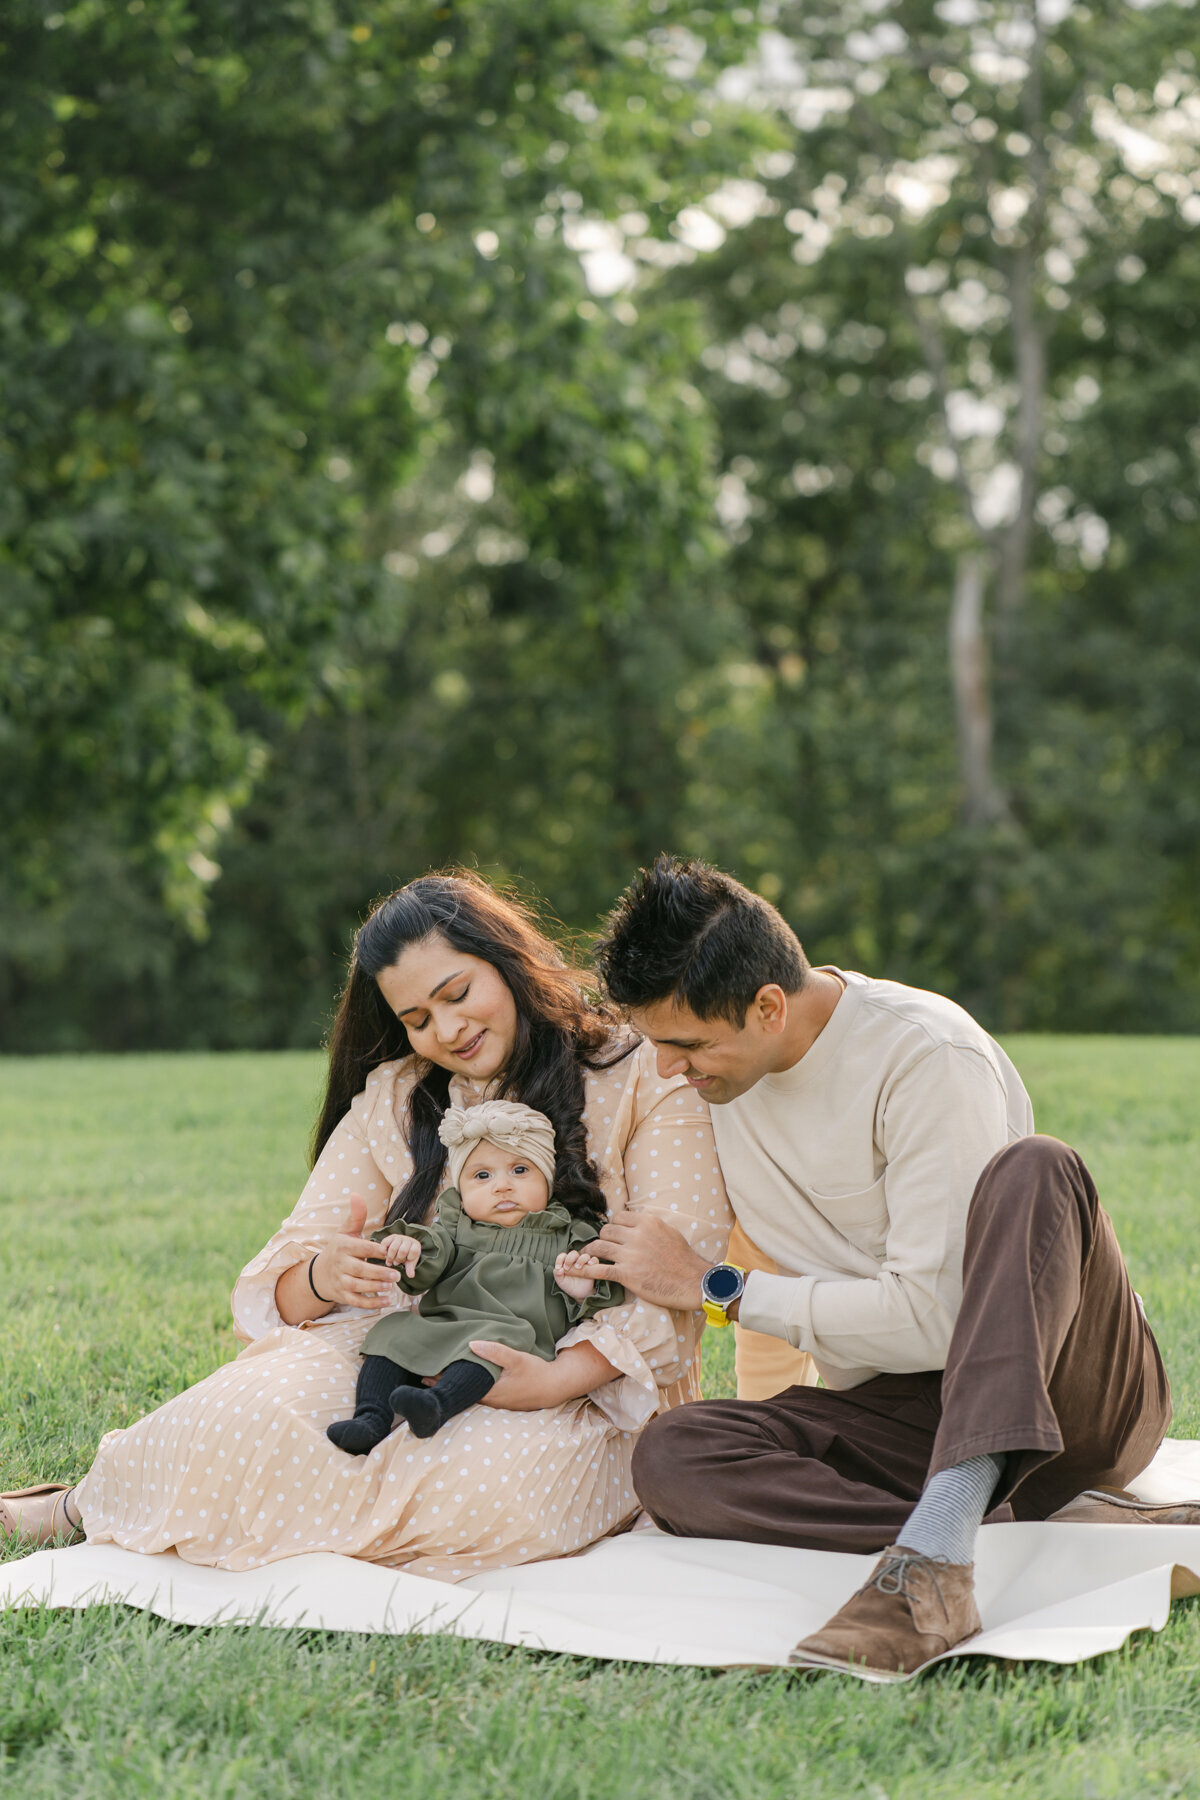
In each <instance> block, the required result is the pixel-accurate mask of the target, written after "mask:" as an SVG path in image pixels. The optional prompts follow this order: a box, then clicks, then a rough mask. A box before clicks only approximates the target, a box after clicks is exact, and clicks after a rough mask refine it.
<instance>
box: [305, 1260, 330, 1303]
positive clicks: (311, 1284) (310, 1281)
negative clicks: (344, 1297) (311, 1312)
mask: <svg viewBox="0 0 1200 1800" xmlns="http://www.w3.org/2000/svg"><path fill="white" fill-rule="evenodd" d="M320 1254H321V1252H320V1251H319V1250H318V1251H317V1256H320ZM317 1256H314V1257H313V1259H312V1262H310V1263H309V1265H308V1285H309V1287H310V1288H311V1289H312V1291H313V1293H314V1294H317V1284H316V1282H315V1281H314V1280H313V1278H312V1272H313V1263H315V1262H316V1260H317ZM317 1299H318V1300H319V1301H320V1302H321V1305H322V1306H333V1305H335V1304H336V1303H335V1302H334V1301H333V1300H327V1299H326V1298H325V1296H324V1294H317Z"/></svg>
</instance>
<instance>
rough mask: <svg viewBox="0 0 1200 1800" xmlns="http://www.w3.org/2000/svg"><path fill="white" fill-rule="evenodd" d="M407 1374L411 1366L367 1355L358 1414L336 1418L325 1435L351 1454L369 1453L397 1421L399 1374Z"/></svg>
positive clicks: (360, 1373) (361, 1373) (357, 1399)
mask: <svg viewBox="0 0 1200 1800" xmlns="http://www.w3.org/2000/svg"><path fill="white" fill-rule="evenodd" d="M407 1374H408V1370H407V1369H402V1368H400V1366H399V1364H397V1363H394V1362H392V1361H391V1359H390V1358H389V1357H386V1356H364V1357H363V1360H362V1368H361V1369H360V1370H359V1371H358V1386H357V1388H356V1389H355V1393H354V1417H353V1418H352V1419H335V1420H334V1422H333V1424H332V1425H330V1426H329V1427H328V1428H327V1429H326V1432H325V1436H326V1437H327V1438H329V1439H330V1441H331V1442H332V1443H334V1444H336V1445H337V1447H338V1449H339V1450H345V1451H346V1452H347V1453H348V1455H350V1456H366V1455H367V1453H368V1451H371V1450H373V1449H374V1448H375V1446H376V1444H382V1442H383V1440H384V1438H385V1437H387V1435H388V1433H389V1432H390V1431H391V1429H392V1426H393V1424H394V1423H395V1410H394V1408H393V1406H392V1401H391V1393H392V1389H393V1388H394V1387H395V1386H396V1377H397V1375H402V1376H403V1375H407ZM400 1391H402V1392H405V1391H407V1390H400Z"/></svg>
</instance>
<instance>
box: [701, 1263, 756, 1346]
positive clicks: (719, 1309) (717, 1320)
mask: <svg viewBox="0 0 1200 1800" xmlns="http://www.w3.org/2000/svg"><path fill="white" fill-rule="evenodd" d="M725 1267H726V1268H727V1269H736V1270H737V1272H738V1274H739V1275H740V1276H741V1277H742V1283H743V1289H744V1287H745V1280H746V1271H745V1269H743V1268H742V1267H741V1266H740V1265H739V1264H738V1263H726V1264H725ZM738 1299H739V1300H740V1299H741V1295H740V1294H739V1295H738ZM729 1304H730V1305H731V1306H732V1304H733V1302H732V1301H730V1302H729ZM700 1305H701V1306H702V1308H703V1309H704V1317H705V1318H706V1319H707V1320H708V1322H709V1324H710V1325H715V1326H716V1327H717V1329H718V1330H720V1328H721V1326H722V1325H732V1324H733V1320H732V1319H731V1318H730V1317H729V1313H728V1310H727V1309H726V1308H725V1307H724V1306H722V1305H721V1303H720V1302H719V1301H718V1300H705V1299H703V1298H702V1299H701V1301H700Z"/></svg>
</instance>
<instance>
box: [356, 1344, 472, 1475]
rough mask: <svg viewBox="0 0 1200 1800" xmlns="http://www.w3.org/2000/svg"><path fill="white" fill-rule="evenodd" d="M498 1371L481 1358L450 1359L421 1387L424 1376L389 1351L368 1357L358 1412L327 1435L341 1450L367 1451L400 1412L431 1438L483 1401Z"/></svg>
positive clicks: (413, 1429) (415, 1429) (423, 1435)
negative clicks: (491, 1371) (432, 1380)
mask: <svg viewBox="0 0 1200 1800" xmlns="http://www.w3.org/2000/svg"><path fill="white" fill-rule="evenodd" d="M495 1379H496V1378H495V1376H494V1375H492V1374H489V1372H488V1370H487V1369H485V1368H483V1367H482V1366H481V1365H480V1364H479V1363H477V1362H452V1363H451V1364H450V1366H449V1367H448V1368H446V1369H443V1371H442V1373H441V1374H440V1375H439V1376H438V1379H437V1385H436V1386H435V1387H422V1386H421V1377H420V1376H419V1375H414V1374H413V1372H412V1370H411V1369H402V1368H401V1367H400V1364H399V1363H394V1362H392V1361H391V1360H390V1358H388V1357H386V1356H364V1357H363V1361H362V1368H361V1369H360V1370H359V1372H358V1387H357V1389H356V1390H355V1395H354V1417H353V1418H352V1419H337V1420H335V1421H334V1423H333V1424H332V1425H331V1426H330V1427H329V1429H328V1431H327V1432H326V1434H325V1435H326V1436H327V1437H329V1438H331V1439H332V1441H333V1442H334V1443H335V1444H336V1445H337V1447H338V1449H339V1450H346V1451H348V1452H349V1453H350V1455H351V1456H365V1455H366V1454H367V1452H368V1451H369V1450H373V1449H374V1448H375V1446H376V1444H381V1443H382V1442H383V1440H384V1438H385V1437H387V1435H388V1433H389V1432H390V1431H391V1429H392V1426H393V1423H394V1422H395V1418H396V1415H397V1414H399V1416H400V1417H401V1418H402V1419H407V1420H408V1425H409V1430H410V1431H411V1432H412V1434H413V1436H414V1437H419V1438H427V1437H432V1436H433V1434H434V1432H435V1431H437V1430H439V1429H440V1428H441V1426H443V1425H444V1424H445V1423H446V1420H447V1419H452V1418H453V1417H454V1415H455V1413H460V1412H464V1411H465V1410H466V1408H467V1407H468V1406H473V1405H474V1403H475V1401H476V1400H482V1399H483V1396H484V1395H485V1394H486V1393H487V1391H488V1389H489V1388H490V1387H492V1386H493V1384H494V1382H495Z"/></svg>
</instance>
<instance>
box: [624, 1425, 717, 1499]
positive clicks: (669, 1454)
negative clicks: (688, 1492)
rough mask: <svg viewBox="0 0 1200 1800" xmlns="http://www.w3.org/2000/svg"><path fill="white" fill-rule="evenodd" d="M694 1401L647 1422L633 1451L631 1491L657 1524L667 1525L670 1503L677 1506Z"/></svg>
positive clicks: (685, 1478)
mask: <svg viewBox="0 0 1200 1800" xmlns="http://www.w3.org/2000/svg"><path fill="white" fill-rule="evenodd" d="M702 1405H703V1401H698V1402H697V1401H694V1402H693V1403H692V1405H690V1406H680V1407H676V1408H674V1409H673V1410H672V1411H671V1412H668V1413H660V1414H659V1416H658V1418H657V1419H651V1421H650V1423H649V1425H647V1427H646V1429H645V1431H643V1433H642V1435H641V1437H640V1438H639V1439H638V1441H637V1443H636V1444H635V1445H634V1449H633V1487H634V1492H635V1493H636V1494H637V1497H638V1499H639V1500H640V1501H641V1503H642V1505H643V1506H644V1507H645V1509H646V1511H647V1512H648V1513H649V1514H650V1516H651V1517H652V1518H653V1519H655V1520H657V1521H658V1522H659V1524H663V1523H665V1522H667V1521H669V1519H670V1516H671V1512H672V1507H673V1503H674V1504H676V1505H677V1504H678V1501H679V1497H680V1494H681V1492H682V1490H683V1486H684V1483H685V1482H686V1480H687V1474H686V1470H687V1464H688V1461H689V1456H688V1440H689V1438H690V1437H691V1429H690V1422H689V1420H688V1418H687V1414H688V1413H689V1412H692V1411H694V1410H695V1408H696V1407H697V1406H702Z"/></svg>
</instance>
